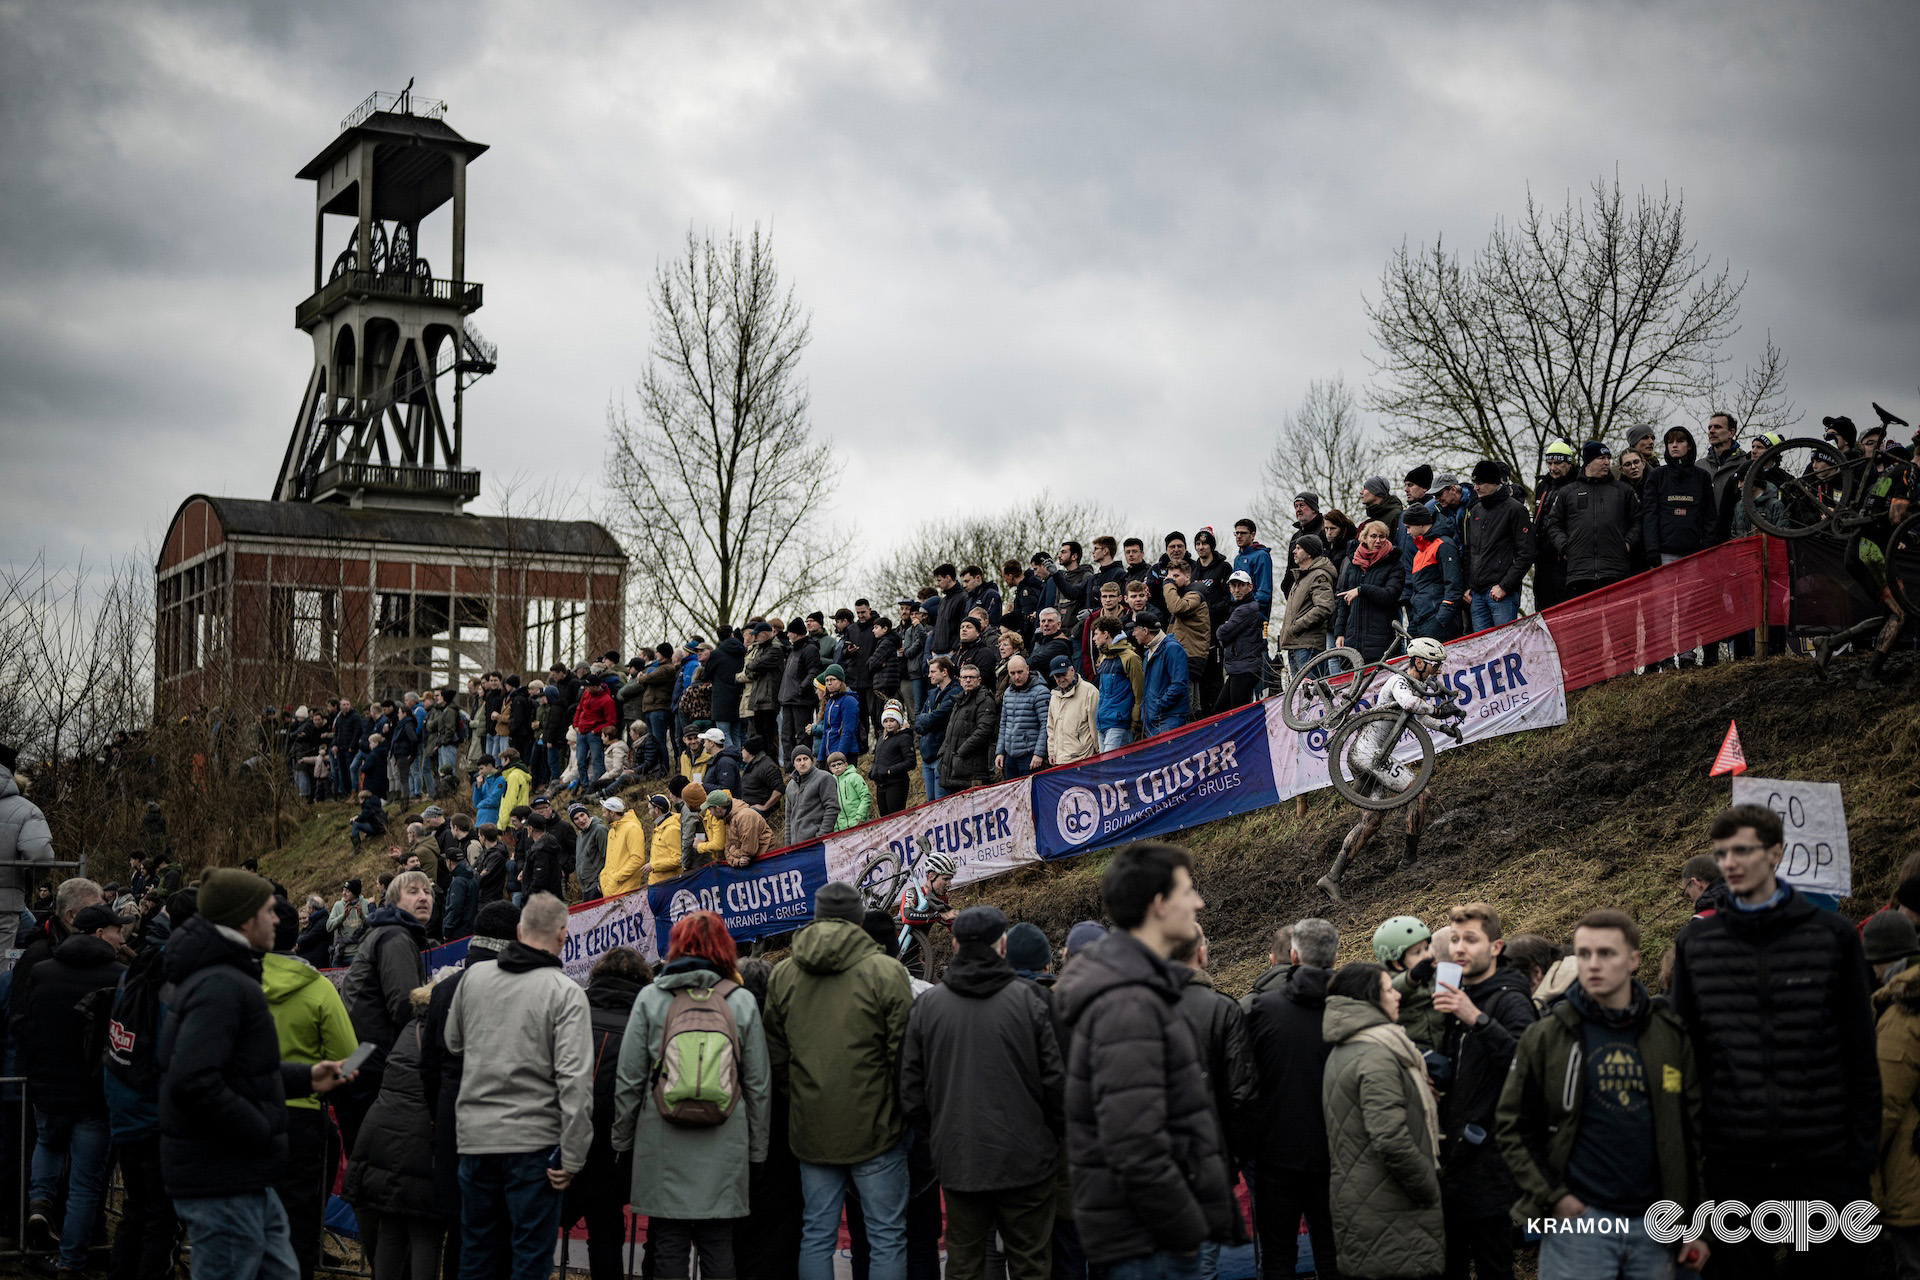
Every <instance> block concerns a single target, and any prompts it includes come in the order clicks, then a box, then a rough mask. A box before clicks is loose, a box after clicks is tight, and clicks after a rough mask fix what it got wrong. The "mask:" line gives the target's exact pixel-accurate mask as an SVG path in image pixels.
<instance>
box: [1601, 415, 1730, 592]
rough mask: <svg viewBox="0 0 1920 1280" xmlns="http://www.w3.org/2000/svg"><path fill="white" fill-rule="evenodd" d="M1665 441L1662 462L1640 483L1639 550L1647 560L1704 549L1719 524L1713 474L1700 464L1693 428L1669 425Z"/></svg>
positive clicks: (1666, 560)
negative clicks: (1663, 463) (1642, 495)
mask: <svg viewBox="0 0 1920 1280" xmlns="http://www.w3.org/2000/svg"><path fill="white" fill-rule="evenodd" d="M1649 438H1650V437H1649ZM1663 443H1664V445H1665V448H1666V455H1667V456H1666V460H1665V465H1662V466H1657V467H1656V468H1655V469H1654V470H1653V472H1652V474H1650V475H1648V476H1647V478H1646V481H1645V484H1644V488H1643V493H1644V494H1645V502H1644V503H1643V504H1642V507H1641V517H1640V519H1641V530H1640V536H1641V550H1642V552H1643V554H1644V555H1645V558H1646V562H1647V563H1648V564H1650V565H1661V564H1671V563H1672V562H1673V561H1675V560H1678V559H1680V558H1681V557H1682V556H1690V555H1692V554H1693V553H1694V552H1696V551H1704V550H1706V549H1707V548H1708V547H1710V546H1712V545H1713V544H1714V543H1715V542H1716V541H1718V537H1717V534H1716V531H1717V530H1718V528H1719V524H1720V520H1719V513H1718V511H1717V509H1716V507H1715V505H1714V495H1713V476H1712V475H1711V474H1710V473H1709V472H1708V471H1707V470H1706V468H1704V467H1702V466H1701V465H1700V454H1699V449H1698V447H1697V446H1696V445H1695V444H1694V439H1693V432H1691V431H1689V430H1687V429H1686V428H1685V427H1669V428H1668V429H1667V433H1666V437H1665V440H1664V442H1663ZM1622 483H1625V482H1624V481H1622Z"/></svg>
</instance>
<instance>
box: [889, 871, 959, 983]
mask: <svg viewBox="0 0 1920 1280" xmlns="http://www.w3.org/2000/svg"><path fill="white" fill-rule="evenodd" d="M953 871H954V865H953V858H952V856H951V855H949V854H944V853H929V854H928V855H927V856H926V860H925V861H924V862H922V863H921V864H920V874H919V875H918V876H916V877H915V878H914V882H913V883H912V884H910V885H908V886H907V887H906V888H905V889H904V890H902V891H901V893H900V962H901V963H902V964H904V965H906V966H907V972H908V973H911V974H912V975H913V976H914V977H916V978H921V979H924V980H925V981H928V982H931V981H933V972H932V970H933V952H932V949H931V948H930V946H929V945H928V935H929V932H930V931H931V930H932V928H933V926H934V925H936V924H944V925H949V926H951V925H952V924H953V916H954V912H953V908H952V907H950V906H948V905H947V894H948V892H949V891H950V890H952V888H953Z"/></svg>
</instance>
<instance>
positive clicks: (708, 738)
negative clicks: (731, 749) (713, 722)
mask: <svg viewBox="0 0 1920 1280" xmlns="http://www.w3.org/2000/svg"><path fill="white" fill-rule="evenodd" d="M700 740H701V741H702V742H720V743H724V742H725V741H726V740H727V735H726V734H724V733H722V732H720V731H719V730H718V729H708V730H707V731H706V732H705V733H703V734H701V735H700Z"/></svg>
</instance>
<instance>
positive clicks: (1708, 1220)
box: [1646, 1200, 1880, 1253]
mask: <svg viewBox="0 0 1920 1280" xmlns="http://www.w3.org/2000/svg"><path fill="white" fill-rule="evenodd" d="M1879 1212H1880V1207H1879V1206H1878V1205H1876V1204H1874V1202H1873V1201H1871V1200H1855V1201H1853V1202H1852V1203H1851V1204H1849V1205H1847V1206H1846V1207H1845V1208H1844V1209H1836V1208H1834V1207H1833V1206H1832V1205H1830V1204H1828V1203H1827V1202H1826V1201H1825V1200H1763V1201H1761V1202H1760V1203H1759V1204H1757V1205H1755V1206H1754V1207H1753V1208H1751V1209H1749V1208H1748V1207H1747V1206H1746V1205H1744V1204H1742V1203H1741V1202H1740V1201H1738V1200H1709V1201H1707V1202H1706V1203H1705V1204H1702V1205H1701V1206H1700V1207H1699V1208H1697V1209H1695V1210H1694V1211H1693V1217H1692V1218H1691V1219H1689V1220H1686V1221H1683V1219H1686V1218H1687V1211H1686V1210H1685V1209H1682V1208H1681V1207H1680V1206H1679V1205H1677V1204H1675V1203H1674V1202H1673V1201H1671V1200H1662V1201H1660V1202H1659V1203H1658V1204H1655V1205H1654V1206H1653V1207H1652V1208H1650V1209H1648V1210H1647V1216H1646V1227H1647V1237H1648V1238H1649V1239H1651V1240H1653V1241H1654V1242H1655V1243H1658V1244H1678V1243H1679V1242H1680V1241H1682V1240H1698V1239H1699V1238H1700V1237H1701V1236H1702V1235H1703V1234H1705V1233H1707V1232H1708V1231H1711V1232H1712V1233H1713V1238H1714V1239H1715V1240H1718V1241H1721V1242H1722V1243H1724V1244H1739V1243H1740V1242H1741V1241H1742V1240H1745V1239H1746V1238H1747V1237H1749V1236H1751V1237H1753V1238H1754V1239H1755V1240H1758V1241H1760V1242H1761V1243H1762V1244H1791V1245H1792V1246H1793V1247H1794V1249H1795V1251H1797V1252H1800V1253H1804V1252H1806V1250H1807V1248H1808V1246H1810V1245H1816V1244H1825V1243H1826V1242H1827V1241H1829V1240H1831V1239H1833V1237H1834V1236H1835V1235H1836V1234H1838V1235H1844V1236H1846V1238H1847V1239H1848V1240H1850V1241H1852V1242H1853V1243H1854V1244H1866V1243H1867V1242H1868V1241H1870V1240H1873V1239H1874V1238H1876V1237H1877V1236H1879V1234H1880V1225H1879V1224H1878V1223H1876V1222H1875V1221H1874V1220H1873V1219H1874V1215H1875V1214H1877V1213H1879ZM1740 1220H1744V1223H1743V1222H1742V1221H1740Z"/></svg>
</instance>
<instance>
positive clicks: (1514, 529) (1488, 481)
mask: <svg viewBox="0 0 1920 1280" xmlns="http://www.w3.org/2000/svg"><path fill="white" fill-rule="evenodd" d="M1506 476H1507V468H1506V464H1505V463H1501V462H1496V461H1494V460H1492V459H1490V458H1489V459H1483V460H1482V461H1480V462H1476V463H1474V464H1473V491H1474V499H1473V505H1472V506H1471V507H1470V508H1468V510H1467V514H1466V520H1465V523H1464V524H1463V526H1462V528H1461V530H1460V556H1461V559H1462V560H1463V561H1464V563H1463V564H1462V565H1461V566H1460V572H1461V573H1462V574H1463V575H1465V577H1466V581H1467V599H1468V603H1469V606H1470V608H1471V610H1472V613H1473V629H1474V630H1475V631H1485V630H1486V629H1487V628H1488V627H1497V626H1499V625H1501V624H1502V623H1507V622H1512V621H1513V620H1514V619H1515V618H1516V617H1518V616H1519V615H1520V584H1521V583H1522V582H1524V581H1525V580H1526V577H1527V570H1528V569H1530V568H1532V567H1533V551H1534V545H1533V544H1534V530H1533V517H1532V516H1530V515H1528V514H1527V507H1526V504H1525V503H1523V502H1521V501H1520V500H1519V499H1518V498H1516V497H1514V496H1513V489H1512V488H1511V486H1509V485H1508V484H1507V483H1506Z"/></svg>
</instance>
